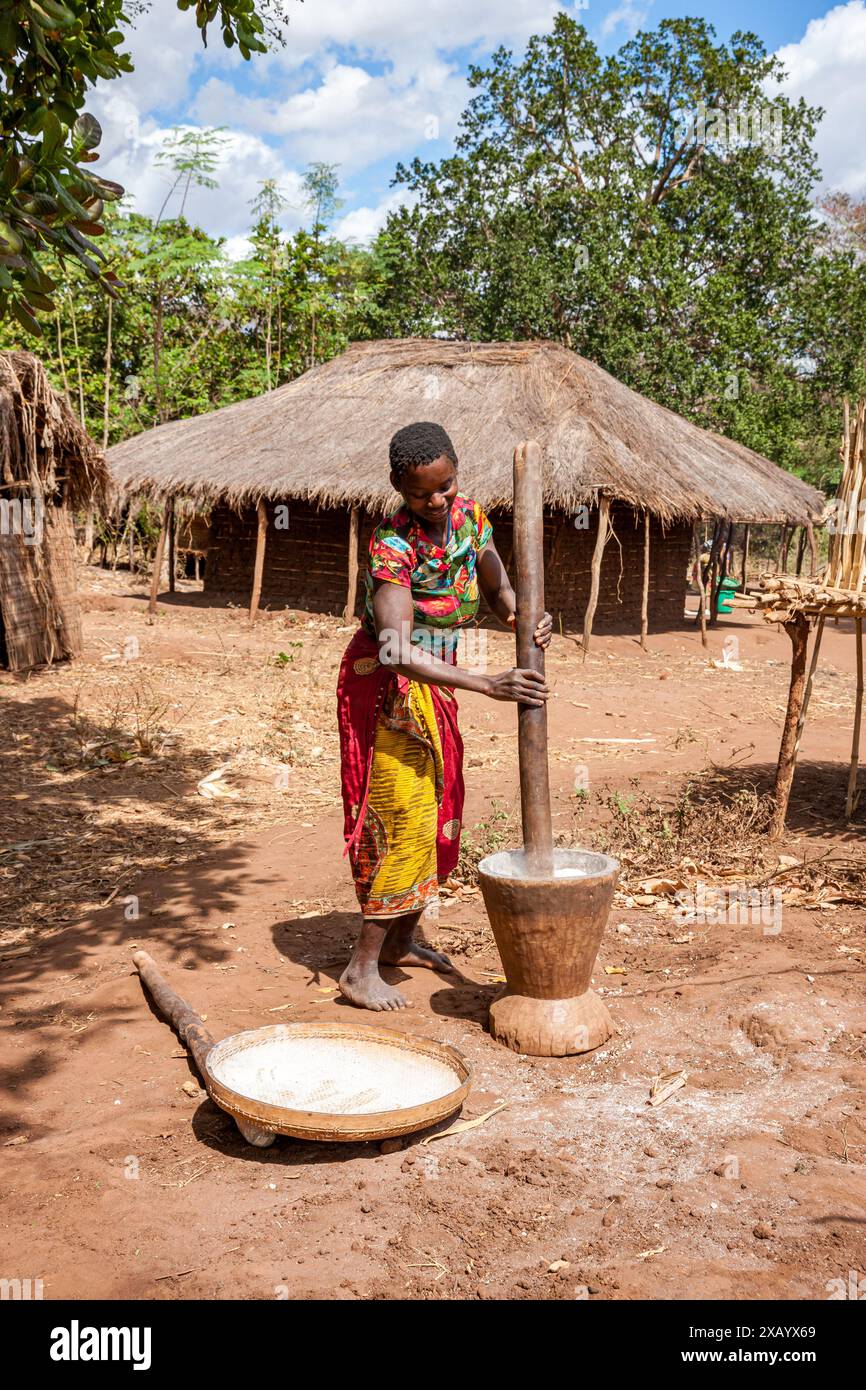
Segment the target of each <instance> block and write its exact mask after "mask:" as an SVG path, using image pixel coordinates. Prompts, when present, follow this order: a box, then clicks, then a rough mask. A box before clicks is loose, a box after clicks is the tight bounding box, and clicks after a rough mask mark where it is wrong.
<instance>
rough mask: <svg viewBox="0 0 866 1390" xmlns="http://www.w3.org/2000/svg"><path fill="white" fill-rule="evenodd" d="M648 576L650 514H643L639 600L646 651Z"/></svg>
mask: <svg viewBox="0 0 866 1390" xmlns="http://www.w3.org/2000/svg"><path fill="white" fill-rule="evenodd" d="M649 578H650V514H649V512H644V514H643V592H642V593H641V600H640V644H641V647H642V648H643V650H644V651H646V636H647V633H648V631H649Z"/></svg>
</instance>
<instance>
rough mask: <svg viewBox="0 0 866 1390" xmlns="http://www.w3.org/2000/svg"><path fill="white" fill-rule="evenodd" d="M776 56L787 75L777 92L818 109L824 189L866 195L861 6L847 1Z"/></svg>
mask: <svg viewBox="0 0 866 1390" xmlns="http://www.w3.org/2000/svg"><path fill="white" fill-rule="evenodd" d="M777 56H778V57H779V58H780V59H781V61H782V64H783V65H784V67H785V68H786V70H787V73H788V77H787V78H786V80H785V82H784V84H783V90H784V91H785V92H786V94H787V95H788V96H790V97H792V98H794V99H796V98H797V97H800V96H802V97H805V98H806V101H807V102H808V103H809V105H810V106H823V107H824V108H825V111H826V114H825V116H824V119H823V120H822V121H821V123H820V125H819V126H818V135H817V140H816V144H817V147H818V154H819V157H820V161H821V168H822V171H823V176H824V184H825V186H827V187H830V188H842V189H845V190H846V191H847V192H849V193H853V194H862V193H864V192H866V98H864V91H866V81H864V74H866V4H864V0H850V3H849V4H847V5H837V6H835V8H833V9H831V10H828V12H827V14H825V15H824V16H823V18H821V19H813V20H811V21H810V22H809V25H808V27H807V29H806V32H805V34H804V35H803V37H802V39H800V41H799V43H789V44H786V45H785V47H784V48H780V49H779V51H778V54H777Z"/></svg>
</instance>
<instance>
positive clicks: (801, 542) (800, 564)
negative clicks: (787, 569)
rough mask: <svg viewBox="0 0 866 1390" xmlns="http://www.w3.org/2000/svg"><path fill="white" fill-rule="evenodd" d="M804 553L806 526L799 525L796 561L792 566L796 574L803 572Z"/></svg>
mask: <svg viewBox="0 0 866 1390" xmlns="http://www.w3.org/2000/svg"><path fill="white" fill-rule="evenodd" d="M805 554H806V528H805V526H801V527H800V534H799V536H798V537H797V563H796V565H795V567H794V568H795V571H796V573H797V574H798V575H799V574H802V573H803V557H804V555H805Z"/></svg>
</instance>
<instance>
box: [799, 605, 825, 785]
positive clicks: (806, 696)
mask: <svg viewBox="0 0 866 1390" xmlns="http://www.w3.org/2000/svg"><path fill="white" fill-rule="evenodd" d="M823 636H824V614H823V613H822V614H821V616H820V618H819V619H818V625H817V627H816V629H815V641H814V643H813V646H812V660H811V662H810V663H809V675H808V677H807V679H806V689H805V691H804V693H803V708H802V709H801V710H800V717H799V719H798V720H797V742H796V745H795V747H794V757H795V758H796V756H797V754H798V753H799V751H800V740H801V738H802V737H803V726H804V724H805V723H806V712H807V710H808V708H809V701H810V700H811V698H812V683H813V682H814V680H815V669H816V667H817V665H818V653H819V651H820V650H821V638H822V637H823Z"/></svg>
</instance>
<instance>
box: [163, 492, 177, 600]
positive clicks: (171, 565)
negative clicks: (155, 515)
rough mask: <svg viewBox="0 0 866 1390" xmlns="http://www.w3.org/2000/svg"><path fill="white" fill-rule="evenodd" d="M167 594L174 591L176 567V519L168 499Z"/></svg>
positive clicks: (172, 502) (171, 503)
mask: <svg viewBox="0 0 866 1390" xmlns="http://www.w3.org/2000/svg"><path fill="white" fill-rule="evenodd" d="M166 520H167V522H168V592H169V593H170V594H173V593H174V591H175V570H176V567H177V556H176V549H177V518H176V517H175V513H174V498H173V497H172V498H170V499H169V503H168V516H167V518H166Z"/></svg>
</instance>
